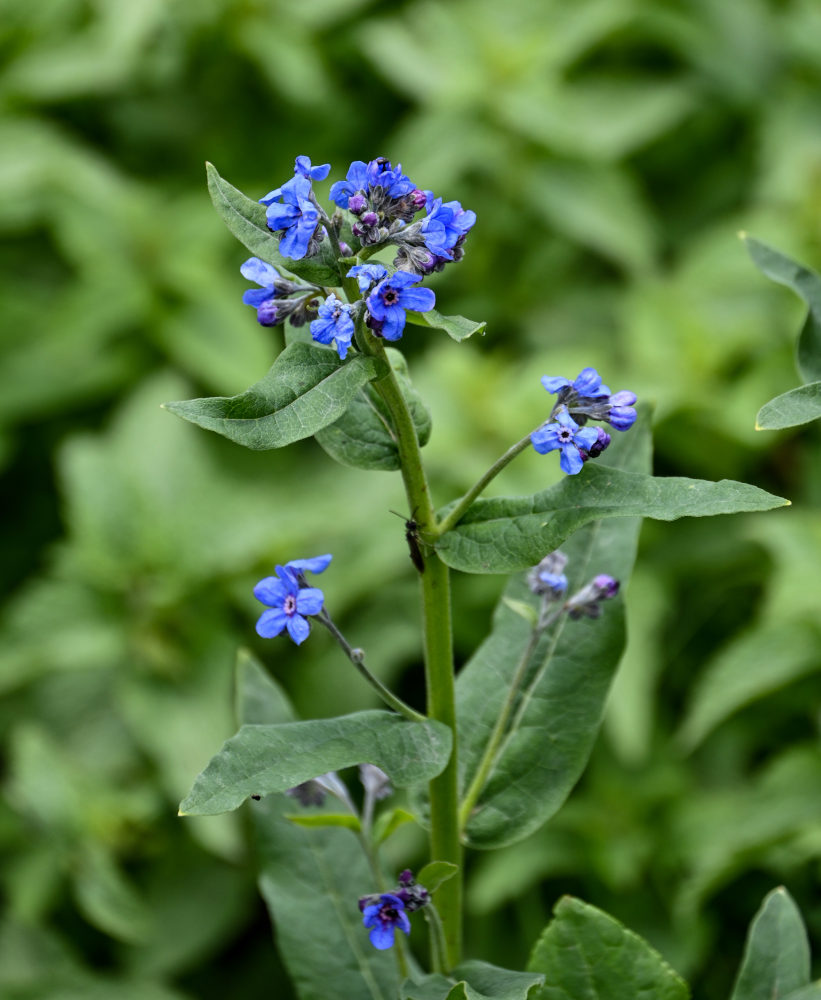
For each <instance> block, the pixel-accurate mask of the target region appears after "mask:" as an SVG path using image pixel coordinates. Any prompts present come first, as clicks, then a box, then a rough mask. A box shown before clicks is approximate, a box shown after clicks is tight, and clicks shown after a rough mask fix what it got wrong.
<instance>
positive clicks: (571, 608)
mask: <svg viewBox="0 0 821 1000" xmlns="http://www.w3.org/2000/svg"><path fill="white" fill-rule="evenodd" d="M566 565H567V556H566V555H565V554H564V553H563V552H560V551H559V550H558V549H557V550H556V551H555V552H549V553H548V554H547V555H546V556H545V557H544V559H542V560H541V562H540V563H539V564H538V565H537V566H534V567H533V568H532V569H531V570H530V572H529V573H528V575H527V585H528V587H529V588H530V591H531V593H533V594H537V595H538V596H539V597H541V599H542V608H541V614H540V616H539V625H538V626H537V627H539V628H544V627H546V625H547V624H551V623H552V622H554V621H556V620H557V618H558V617H559V616H560V615H561V614H563V613H566V614H567V615H568V616H569V617H570V618H582V617H585V616H586V617H587V618H599V617H600V616H601V613H602V608H601V603H602V601H608V600H610V598H612V597H615V596H616V594H618V592H619V581H618V580H616V579H614V578H613V577H612V576H608V575H607V574H606V573H600V574H599V575H598V576H594V577H593V579H592V580H591V581H590V583H588V584H585V586H584V587H582V588H581V590H578V591H576V593H575V594H573V595H572V596H571V597H569V598H567V600H563V598H564V595H565V594H566V592H567V577H566V576H565V574H564V568H565V566H566ZM558 601H563V603H562V604H561V607H558V605H557V602H558ZM551 605H552V610H551Z"/></svg>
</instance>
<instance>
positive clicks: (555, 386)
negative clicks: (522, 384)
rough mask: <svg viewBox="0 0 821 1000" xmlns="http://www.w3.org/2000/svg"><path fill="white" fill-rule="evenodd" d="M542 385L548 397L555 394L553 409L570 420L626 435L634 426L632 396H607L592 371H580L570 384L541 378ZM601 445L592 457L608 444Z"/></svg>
mask: <svg viewBox="0 0 821 1000" xmlns="http://www.w3.org/2000/svg"><path fill="white" fill-rule="evenodd" d="M542 385H543V386H544V387H545V389H547V391H548V392H549V393H551V394H557V398H556V406H555V407H554V409H562V408H563V409H566V410H567V411H568V413H571V414H572V415H573V416H576V417H582V423H584V422H585V421H586V420H587V419H588V418H590V419H593V420H604V421H606V422H607V423H608V424H610V426H611V427H615V428H616V430H617V431H626V430H628V429H629V428H630V427H632V426H633V424H634V423H635V422H636V411H635V409H634V407H633V404H634V403H635V402H636V394H635V393H634V392H630V391H629V390H627V389H624V390H622V391H621V392H614V393H613V394H612V395H611V393H610V389H609V388H608V387H607V386H606V385H604V384H603V383H602V380H601V375H599V373H598V372H597V371H596V369H595V368H584V369H582V371H581V372H580V373H579V376H578V378H576V379H575V381H573V382H571V381H570V379H567V378H562V377H561V376H559V375H543V376H542ZM602 433H604V432H602ZM601 443H602V444H603V447H599V448H598V451H596V452H595V454H599V453H600V452H601V451H603V450H604V448H606V447H607V445H608V444H609V443H610V441H609V440H608V441H606V442H605V441H603V439H602V442H601ZM591 457H592V454H591Z"/></svg>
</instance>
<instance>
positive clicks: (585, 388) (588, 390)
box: [573, 368, 610, 396]
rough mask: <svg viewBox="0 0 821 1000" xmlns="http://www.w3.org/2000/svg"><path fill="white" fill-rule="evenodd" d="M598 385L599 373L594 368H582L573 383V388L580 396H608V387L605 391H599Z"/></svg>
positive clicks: (599, 382)
mask: <svg viewBox="0 0 821 1000" xmlns="http://www.w3.org/2000/svg"><path fill="white" fill-rule="evenodd" d="M600 386H601V375H599V373H598V372H597V371H596V369H595V368H582V370H581V371H580V372H579V376H578V378H577V379H576V381H575V382H574V383H573V388H574V389H575V390H576V392H577V393H578V394H579V395H580V396H601V395H605V396H609V395H610V390H609V389H608V390H607V392H606V393H601V392H600V390H599V387H600Z"/></svg>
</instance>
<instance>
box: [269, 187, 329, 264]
mask: <svg viewBox="0 0 821 1000" xmlns="http://www.w3.org/2000/svg"><path fill="white" fill-rule="evenodd" d="M269 199H270V200H269ZM260 200H261V201H262V203H263V204H267V205H268V210H267V212H266V215H267V219H268V228H269V229H272V230H274V232H276V231H277V230H280V229H281V230H283V236H282V239H281V240H280V243H279V250H280V253H282V254H283V255H284V256H285V257H290V258H291V260H302V258H303V257H304V256H305V254H306V253H307V252H308V244H309V243H310V242H311V237H312V236H313V235H314V231H315V230H316V226H317V222H318V221H319V213H318V212H317V210H316V208H315V207H314V205H313V203H312V202H311V181H310V179H309V178H308V177H303V176H302V175H301V174H298V175H297V176H296V177H293V178H292V179H291V180H289V181H288V182H287V183H285V184H283V185H282V187H281V188H277V189H276V190H275V191H271V192H270V193H269V194H267V195H266V196H265V198H262V199H260Z"/></svg>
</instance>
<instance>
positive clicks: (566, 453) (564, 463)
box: [559, 442, 584, 476]
mask: <svg viewBox="0 0 821 1000" xmlns="http://www.w3.org/2000/svg"><path fill="white" fill-rule="evenodd" d="M561 453H562V457H561V458H560V459H559V465H560V466H561V467H562V469H563V470H564V471H565V472H566V473H567V474H568V476H575V475H576V473H577V472H581V471H582V467H583V466H584V462H583V461H582V455H581V452H580V451H579V449H578V448H577V447H576V445H575V444H572V443H571V442H568V443H567V444H564V445H562V447H561Z"/></svg>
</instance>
